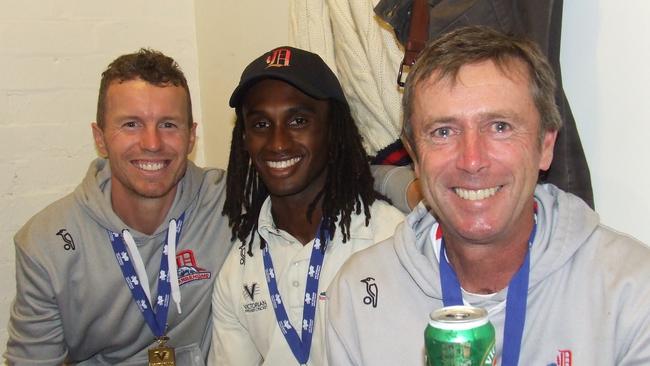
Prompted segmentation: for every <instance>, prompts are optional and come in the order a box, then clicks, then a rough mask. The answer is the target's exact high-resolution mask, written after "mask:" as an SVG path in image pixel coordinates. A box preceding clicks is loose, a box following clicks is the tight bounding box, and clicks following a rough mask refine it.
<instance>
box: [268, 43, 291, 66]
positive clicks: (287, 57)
mask: <svg viewBox="0 0 650 366" xmlns="http://www.w3.org/2000/svg"><path fill="white" fill-rule="evenodd" d="M290 62H291V50H290V49H288V48H278V49H275V50H273V51H272V53H271V54H270V55H269V57H267V58H266V67H267V68H269V67H285V66H290Z"/></svg>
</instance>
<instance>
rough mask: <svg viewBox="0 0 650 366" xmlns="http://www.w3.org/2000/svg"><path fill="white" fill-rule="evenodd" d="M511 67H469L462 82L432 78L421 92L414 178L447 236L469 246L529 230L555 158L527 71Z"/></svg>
mask: <svg viewBox="0 0 650 366" xmlns="http://www.w3.org/2000/svg"><path fill="white" fill-rule="evenodd" d="M508 66H509V67H508V69H507V70H506V72H507V74H504V71H502V70H501V69H500V68H499V67H497V66H496V65H495V64H494V63H493V62H492V61H483V62H479V63H475V64H468V65H465V66H462V67H461V69H460V71H459V73H458V77H457V79H456V80H449V79H448V78H443V79H442V80H437V78H436V77H437V75H436V74H435V73H434V74H433V75H432V76H431V77H429V78H428V79H425V80H424V81H422V82H421V83H420V84H419V85H417V86H416V90H415V93H416V94H415V98H414V101H413V115H412V117H411V123H412V126H413V133H414V141H415V146H414V147H415V148H416V153H417V161H416V163H415V168H416V174H417V175H418V177H419V178H420V181H421V184H422V192H423V194H424V196H425V198H426V200H427V202H428V203H429V204H430V205H431V208H432V210H433V212H434V213H435V214H436V215H437V217H438V218H439V221H440V222H441V225H442V226H443V229H444V232H445V234H446V235H450V236H451V237H454V238H457V239H459V240H463V241H465V242H472V243H493V242H498V241H503V242H507V241H508V239H509V238H513V237H516V236H515V235H521V233H520V232H521V231H524V230H529V229H530V225H531V222H532V212H533V192H534V189H535V185H536V182H537V177H538V172H539V170H540V169H542V170H546V169H548V167H549V165H550V163H551V160H552V158H553V144H554V143H555V136H556V132H552V131H548V132H546V133H544V134H543V139H542V142H541V144H540V142H539V135H538V132H539V128H540V116H539V113H538V111H537V108H536V107H535V104H534V102H533V99H532V96H531V92H530V86H529V85H530V84H529V80H528V75H527V69H526V68H525V66H524V64H523V63H521V62H520V61H512V62H510V64H509V65H508ZM524 235H525V234H524Z"/></svg>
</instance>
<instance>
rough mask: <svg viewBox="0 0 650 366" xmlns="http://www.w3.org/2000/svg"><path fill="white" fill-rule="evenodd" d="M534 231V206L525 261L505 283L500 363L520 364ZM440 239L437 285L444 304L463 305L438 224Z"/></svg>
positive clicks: (513, 365)
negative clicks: (440, 290) (504, 315)
mask: <svg viewBox="0 0 650 366" xmlns="http://www.w3.org/2000/svg"><path fill="white" fill-rule="evenodd" d="M536 231H537V205H535V215H534V223H533V230H532V231H531V233H530V237H529V238H528V250H527V251H526V257H525V259H524V263H523V264H522V265H521V267H520V268H519V270H518V271H517V273H515V275H514V277H513V278H512V279H511V280H510V283H509V284H508V295H507V297H506V320H505V325H504V330H503V353H502V355H501V366H516V365H517V364H518V363H519V353H520V351H521V339H522V336H523V333H524V324H525V323H526V303H527V300H528V275H529V273H530V248H531V247H532V246H533V240H535V232H536ZM438 237H439V238H440V241H441V243H440V285H441V287H442V302H443V305H444V306H453V305H463V295H462V291H461V288H460V282H459V281H458V277H457V276H456V273H455V272H454V269H453V268H451V265H450V264H449V262H448V261H447V256H446V254H445V240H444V238H442V232H441V229H440V226H438V232H437V233H436V238H438Z"/></svg>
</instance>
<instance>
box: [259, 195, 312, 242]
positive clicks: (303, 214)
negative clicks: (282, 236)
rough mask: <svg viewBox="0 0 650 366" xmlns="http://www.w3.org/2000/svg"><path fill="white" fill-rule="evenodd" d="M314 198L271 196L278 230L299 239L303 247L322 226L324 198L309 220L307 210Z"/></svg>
mask: <svg viewBox="0 0 650 366" xmlns="http://www.w3.org/2000/svg"><path fill="white" fill-rule="evenodd" d="M314 198H315V196H314V197H311V199H309V200H307V199H304V197H303V198H296V197H274V196H271V213H272V215H273V221H274V223H275V226H276V227H277V228H278V229H281V230H284V231H286V232H288V233H289V234H291V235H292V236H293V237H294V238H296V239H298V240H299V241H300V242H301V243H302V245H305V244H307V243H309V242H310V241H312V240H313V239H314V237H315V236H316V229H317V228H318V225H319V224H320V221H321V218H322V215H323V210H322V200H323V199H322V197H321V198H320V199H319V201H318V203H317V204H316V206H315V207H314V210H313V211H312V214H311V216H310V217H309V219H308V218H307V210H308V209H309V205H310V203H311V202H312V201H313V200H314Z"/></svg>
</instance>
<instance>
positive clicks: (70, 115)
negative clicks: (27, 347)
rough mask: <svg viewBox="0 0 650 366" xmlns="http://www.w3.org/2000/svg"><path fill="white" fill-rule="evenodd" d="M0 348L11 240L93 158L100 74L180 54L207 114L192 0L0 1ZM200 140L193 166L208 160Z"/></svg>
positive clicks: (10, 277) (196, 100)
mask: <svg viewBox="0 0 650 366" xmlns="http://www.w3.org/2000/svg"><path fill="white" fill-rule="evenodd" d="M0 9H2V11H1V12H0V149H1V150H0V171H2V173H1V174H0V208H1V209H0V240H1V241H0V243H2V245H0V273H3V276H1V277H0V350H2V351H4V347H5V346H4V345H5V343H6V338H7V333H6V324H7V319H8V315H9V305H10V303H11V301H12V299H13V297H14V293H15V282H14V249H13V240H12V237H13V235H14V233H15V232H16V231H17V230H18V229H19V228H20V226H21V225H22V224H23V223H24V222H25V221H26V220H27V219H28V218H29V217H31V216H32V215H33V214H34V213H36V212H38V211H39V210H41V209H42V208H43V207H45V206H46V205H47V204H49V203H50V202H52V201H54V200H55V199H57V198H59V197H62V196H64V195H65V194H67V193H69V192H71V191H72V190H73V189H74V187H75V186H76V185H77V184H78V183H79V182H80V181H81V178H82V177H83V176H84V174H85V171H86V169H87V167H88V164H89V162H90V161H91V160H92V159H93V158H94V157H95V156H96V153H95V150H94V146H93V144H92V134H91V130H90V123H91V122H92V121H93V120H94V115H95V105H96V103H97V101H96V100H97V89H98V87H99V76H100V73H101V72H102V71H103V69H104V68H105V67H106V66H107V65H108V63H109V62H110V61H112V60H113V59H114V58H115V57H117V56H118V55H120V54H124V53H129V52H133V51H135V50H137V49H138V48H140V47H143V46H146V47H152V48H156V49H159V50H161V51H163V52H164V53H166V54H168V55H170V56H172V57H174V58H175V59H176V60H177V61H178V62H179V64H180V65H181V67H182V68H183V70H184V71H185V73H186V75H187V77H188V81H189V83H190V88H191V89H192V96H193V104H194V114H195V116H196V118H197V119H198V120H200V118H201V113H200V112H201V110H200V106H201V99H200V95H199V87H198V83H199V82H198V59H197V49H196V48H197V47H196V35H195V26H194V16H195V15H194V2H192V1H176V0H157V1H154V0H140V1H126V0H116V1H102V2H99V1H85V0H65V1H40V0H25V1H6V0H0ZM201 135H202V129H201V128H200V129H199V144H198V146H197V147H196V148H195V153H194V154H193V158H194V160H195V161H196V162H197V163H198V164H199V165H202V164H203V161H204V157H203V148H202V142H201Z"/></svg>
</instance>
